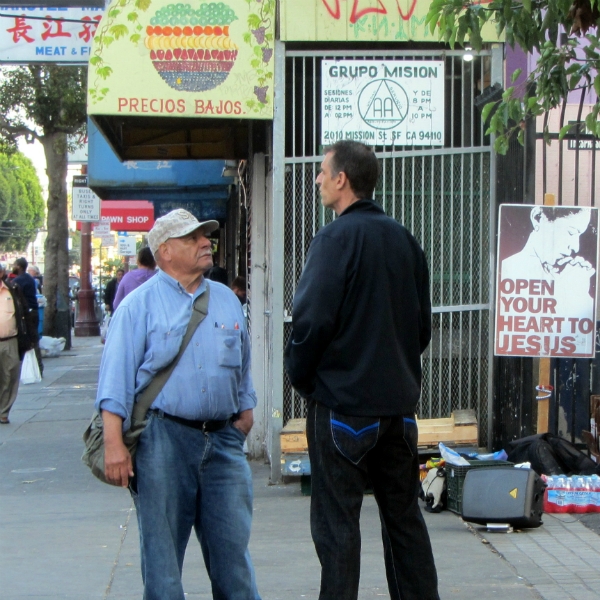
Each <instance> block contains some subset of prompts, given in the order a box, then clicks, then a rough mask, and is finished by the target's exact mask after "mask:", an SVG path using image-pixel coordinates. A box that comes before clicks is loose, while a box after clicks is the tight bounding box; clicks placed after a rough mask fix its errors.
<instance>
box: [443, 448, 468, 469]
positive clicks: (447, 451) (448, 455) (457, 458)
mask: <svg viewBox="0 0 600 600" xmlns="http://www.w3.org/2000/svg"><path fill="white" fill-rule="evenodd" d="M438 446H439V449H440V454H441V455H442V458H443V459H444V460H445V461H446V462H447V463H450V464H451V465H456V466H458V467H468V466H469V461H468V460H467V459H466V458H463V457H462V456H461V455H460V454H459V453H458V452H456V451H454V450H452V448H448V447H447V446H445V445H444V444H442V442H440V443H439V444H438Z"/></svg>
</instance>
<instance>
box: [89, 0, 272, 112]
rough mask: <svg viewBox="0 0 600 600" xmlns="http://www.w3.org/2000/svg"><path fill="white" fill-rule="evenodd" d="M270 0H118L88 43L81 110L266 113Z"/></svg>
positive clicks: (269, 103)
mask: <svg viewBox="0 0 600 600" xmlns="http://www.w3.org/2000/svg"><path fill="white" fill-rule="evenodd" d="M274 25H275V0H225V1H223V2H207V1H202V0H201V1H200V2H198V1H197V0H196V1H194V2H178V3H174V2H169V1H167V0H117V1H115V2H113V3H112V4H111V5H110V6H109V7H108V9H107V11H106V15H105V18H104V19H103V21H102V23H101V25H100V27H99V28H98V31H97V33H96V37H95V39H94V46H93V49H92V56H91V58H90V68H89V77H88V80H89V86H90V87H89V93H88V112H89V114H91V115H96V114H97V115H139V116H174V117H210V118H232V119H240V118H242V119H243V118H251V119H271V118H272V117H273V64H274V60H273V46H274Z"/></svg>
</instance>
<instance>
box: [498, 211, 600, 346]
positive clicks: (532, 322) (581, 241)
mask: <svg viewBox="0 0 600 600" xmlns="http://www.w3.org/2000/svg"><path fill="white" fill-rule="evenodd" d="M597 228H598V216H597V210H596V209H591V208H587V207H572V206H533V207H532V206H524V205H503V206H502V207H501V211H500V236H499V248H498V265H499V273H498V292H497V297H498V302H497V319H496V354H506V355H512V356H532V355H533V356H593V350H594V339H595V325H594V323H595V298H596V262H597V240H598V233H597Z"/></svg>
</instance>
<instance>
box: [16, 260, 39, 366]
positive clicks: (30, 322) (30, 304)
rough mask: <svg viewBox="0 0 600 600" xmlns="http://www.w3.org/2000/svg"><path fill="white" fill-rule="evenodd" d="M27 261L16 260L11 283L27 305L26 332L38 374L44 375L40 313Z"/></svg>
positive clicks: (35, 289) (33, 281) (34, 284)
mask: <svg viewBox="0 0 600 600" xmlns="http://www.w3.org/2000/svg"><path fill="white" fill-rule="evenodd" d="M28 264H29V263H28V262H27V259H26V258H25V257H24V256H21V257H20V258H17V260H15V263H14V265H13V273H14V274H15V275H16V277H15V278H14V279H13V283H16V284H17V285H18V286H19V287H20V288H21V291H22V292H23V297H24V298H25V302H26V303H27V311H26V314H25V320H26V321H27V330H28V331H29V336H30V338H31V346H32V348H33V349H34V350H35V357H36V359H37V363H38V366H39V368H40V373H41V374H43V373H44V363H43V362H42V352H41V350H40V334H39V327H40V313H39V306H38V300H37V286H36V283H35V279H34V278H33V277H32V276H31V275H30V274H29V273H28V272H27V265H28Z"/></svg>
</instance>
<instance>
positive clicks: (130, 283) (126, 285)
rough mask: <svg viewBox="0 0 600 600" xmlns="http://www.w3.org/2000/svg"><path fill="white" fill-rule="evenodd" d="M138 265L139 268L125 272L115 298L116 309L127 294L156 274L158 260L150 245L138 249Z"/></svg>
mask: <svg viewBox="0 0 600 600" xmlns="http://www.w3.org/2000/svg"><path fill="white" fill-rule="evenodd" d="M137 266H138V268H137V269H133V271H129V272H127V273H125V275H124V276H123V279H121V281H120V283H119V286H118V287H117V293H116V294H115V299H114V300H113V307H114V310H117V308H119V304H121V301H122V300H123V298H125V296H127V294H129V293H130V292H133V290H135V288H137V287H139V286H140V285H142V283H144V282H146V281H148V279H150V277H153V276H154V275H156V261H155V260H154V256H152V250H150V248H148V246H144V247H143V248H140V250H139V251H138V253H137Z"/></svg>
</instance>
